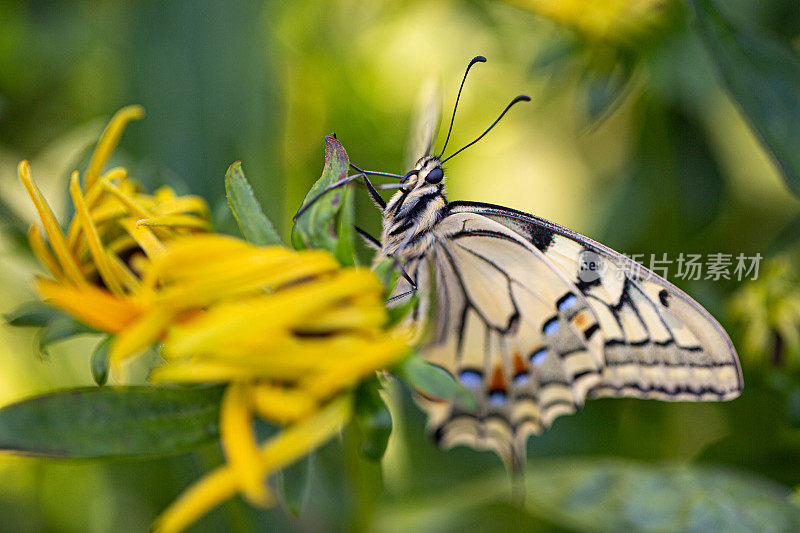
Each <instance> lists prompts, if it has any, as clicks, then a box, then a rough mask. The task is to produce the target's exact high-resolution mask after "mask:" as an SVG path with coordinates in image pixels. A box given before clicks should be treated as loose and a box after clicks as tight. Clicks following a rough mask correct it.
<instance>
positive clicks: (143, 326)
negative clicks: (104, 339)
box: [108, 308, 173, 372]
mask: <svg viewBox="0 0 800 533" xmlns="http://www.w3.org/2000/svg"><path fill="white" fill-rule="evenodd" d="M172 316H173V314H172V312H171V311H169V310H166V309H159V308H150V310H149V312H148V313H147V314H144V315H142V316H141V317H139V318H138V319H137V320H136V321H135V322H132V323H131V324H129V325H128V327H127V328H125V330H124V331H122V332H121V333H120V334H119V335H117V338H116V339H115V340H114V343H113V344H112V345H111V350H110V352H109V356H108V358H109V361H111V367H112V370H115V371H116V372H119V370H120V368H121V365H122V363H123V362H124V361H125V360H126V359H127V358H129V357H131V356H132V355H135V354H136V353H138V352H140V351H142V350H144V349H145V348H147V347H149V346H150V345H152V344H153V343H154V342H156V341H157V340H158V338H159V337H160V336H161V334H162V333H163V332H164V330H165V329H166V328H167V327H168V326H169V323H170V319H171V318H172Z"/></svg>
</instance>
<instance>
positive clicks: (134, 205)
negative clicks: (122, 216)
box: [103, 182, 150, 219]
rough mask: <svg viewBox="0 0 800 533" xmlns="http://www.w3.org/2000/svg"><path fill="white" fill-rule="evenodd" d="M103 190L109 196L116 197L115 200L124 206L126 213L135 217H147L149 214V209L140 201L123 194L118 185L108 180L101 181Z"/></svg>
mask: <svg viewBox="0 0 800 533" xmlns="http://www.w3.org/2000/svg"><path fill="white" fill-rule="evenodd" d="M103 190H105V191H106V192H107V193H109V194H110V195H111V196H113V197H114V198H116V199H117V200H119V201H120V203H122V205H123V206H124V207H125V210H126V213H130V214H131V215H133V216H135V217H137V218H140V219H141V218H147V217H149V216H150V211H148V210H147V209H146V208H145V207H144V206H143V205H142V203H141V202H137V201H136V200H135V199H134V198H131V197H130V196H128V195H127V194H125V193H124V192H123V191H122V190H121V189H120V188H119V187H117V186H116V185H114V184H113V183H110V182H104V183H103Z"/></svg>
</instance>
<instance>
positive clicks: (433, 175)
mask: <svg viewBox="0 0 800 533" xmlns="http://www.w3.org/2000/svg"><path fill="white" fill-rule="evenodd" d="M442 178H444V170H442V167H436V168H434V169H433V170H431V171H430V172H428V175H427V176H425V181H427V182H428V183H439V182H440V181H442Z"/></svg>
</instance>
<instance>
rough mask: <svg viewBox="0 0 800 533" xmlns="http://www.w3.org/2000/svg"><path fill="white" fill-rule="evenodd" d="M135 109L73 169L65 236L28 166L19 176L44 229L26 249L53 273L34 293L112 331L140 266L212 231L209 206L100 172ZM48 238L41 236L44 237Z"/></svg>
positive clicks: (119, 173)
mask: <svg viewBox="0 0 800 533" xmlns="http://www.w3.org/2000/svg"><path fill="white" fill-rule="evenodd" d="M143 114H144V111H143V109H142V108H141V107H140V106H129V107H126V108H124V109H121V110H120V111H119V112H117V113H116V114H115V115H114V117H113V118H112V119H111V122H110V123H109V125H108V126H107V127H106V129H105V131H104V132H103V134H102V136H101V137H100V140H99V141H98V143H97V147H96V148H95V151H94V153H93V154H92V157H91V159H90V161H89V165H88V168H87V170H86V173H85V174H84V176H83V187H81V180H80V176H79V174H78V172H73V174H72V176H71V178H70V183H69V192H70V196H71V199H72V202H73V204H74V206H75V216H74V217H73V219H72V221H71V222H70V224H69V226H68V229H67V232H66V235H65V234H64V233H63V232H62V231H61V228H60V226H59V224H58V221H57V220H56V218H55V216H54V215H53V211H52V209H51V208H50V206H49V204H48V203H47V200H45V198H44V196H43V195H42V193H41V192H40V191H39V188H38V187H37V186H36V183H35V182H34V180H33V176H32V173H31V168H30V164H29V163H28V162H27V161H22V162H21V163H20V164H19V169H18V170H19V177H20V180H21V181H22V183H23V185H24V186H25V188H26V190H27V192H28V195H29V196H30V197H31V200H33V203H34V205H35V207H36V210H37V212H38V213H39V218H40V219H41V222H42V227H43V229H44V234H43V233H42V230H41V229H40V227H39V226H37V225H33V226H31V229H30V233H29V240H30V245H31V249H32V250H33V252H34V254H35V255H36V257H37V258H38V260H39V262H40V263H41V264H42V266H44V267H45V268H46V269H47V270H48V271H49V272H50V274H51V275H52V276H53V279H52V280H47V279H40V280H38V282H37V289H38V291H39V293H40V295H41V296H42V297H43V298H45V299H47V300H49V301H51V303H53V305H55V306H57V307H60V308H62V309H65V310H66V311H68V312H71V313H73V314H80V313H81V309H86V312H84V313H83V314H82V315H81V316H80V318H81V319H82V320H83V321H84V322H85V323H87V324H88V325H90V326H93V327H95V328H98V329H101V330H104V331H110V332H117V331H119V330H120V329H121V328H123V327H125V326H126V325H127V324H128V323H129V322H130V320H132V318H133V315H132V314H131V311H130V305H129V302H128V300H130V299H131V298H132V297H133V296H135V294H136V293H138V292H139V290H140V286H141V274H142V268H143V265H144V264H145V263H147V262H149V261H151V260H152V259H153V258H154V257H156V256H157V255H158V254H159V252H160V251H161V250H162V249H163V243H164V242H165V241H168V240H170V239H172V238H174V237H176V236H181V235H186V234H190V233H194V232H203V231H208V230H210V223H209V221H208V213H209V211H208V206H207V205H206V203H205V202H204V201H203V200H202V199H200V198H198V197H195V196H182V197H178V196H176V195H175V193H174V192H173V191H172V190H171V189H170V188H168V187H162V188H161V189H159V190H158V191H156V192H155V194H146V193H144V192H142V190H141V188H140V187H139V186H138V185H137V184H136V182H134V181H133V180H132V179H130V177H129V176H128V172H127V170H125V169H124V168H113V169H111V170H108V171H107V172H106V173H104V174H103V173H102V172H103V169H104V167H105V166H106V163H107V162H108V159H109V157H110V156H111V153H112V152H113V150H114V148H115V147H116V145H117V143H118V142H119V139H120V137H121V135H122V131H123V130H124V128H125V125H126V124H127V123H128V122H129V121H131V120H133V119H138V118H141V117H142V116H143ZM45 236H46V238H45Z"/></svg>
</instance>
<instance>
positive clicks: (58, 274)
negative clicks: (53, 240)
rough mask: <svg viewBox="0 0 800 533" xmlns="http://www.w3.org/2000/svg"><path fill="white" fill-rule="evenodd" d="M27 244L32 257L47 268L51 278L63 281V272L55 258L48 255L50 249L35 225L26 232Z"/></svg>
mask: <svg viewBox="0 0 800 533" xmlns="http://www.w3.org/2000/svg"><path fill="white" fill-rule="evenodd" d="M28 242H29V243H30V246H31V251H32V252H33V255H35V256H36V259H37V260H38V261H39V263H40V264H42V265H43V266H44V267H45V268H47V270H49V271H50V273H51V274H52V275H53V277H55V278H57V279H59V280H63V279H64V271H63V270H61V265H59V264H58V261H56V258H55V257H53V254H51V253H50V247H49V246H48V245H47V243H46V242H45V240H44V237H43V236H42V232H41V231H40V230H39V226H37V225H36V224H34V225H32V226H31V229H30V230H28Z"/></svg>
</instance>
